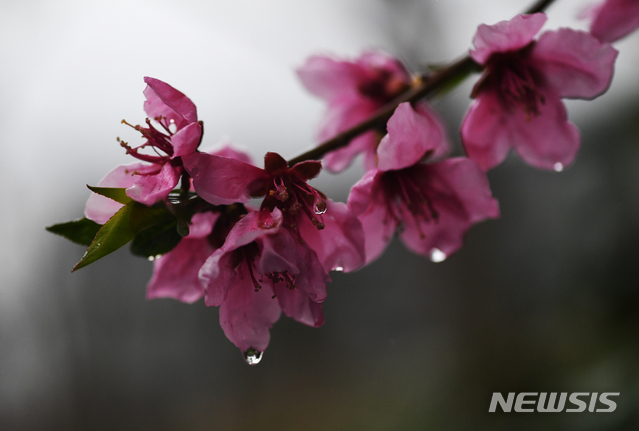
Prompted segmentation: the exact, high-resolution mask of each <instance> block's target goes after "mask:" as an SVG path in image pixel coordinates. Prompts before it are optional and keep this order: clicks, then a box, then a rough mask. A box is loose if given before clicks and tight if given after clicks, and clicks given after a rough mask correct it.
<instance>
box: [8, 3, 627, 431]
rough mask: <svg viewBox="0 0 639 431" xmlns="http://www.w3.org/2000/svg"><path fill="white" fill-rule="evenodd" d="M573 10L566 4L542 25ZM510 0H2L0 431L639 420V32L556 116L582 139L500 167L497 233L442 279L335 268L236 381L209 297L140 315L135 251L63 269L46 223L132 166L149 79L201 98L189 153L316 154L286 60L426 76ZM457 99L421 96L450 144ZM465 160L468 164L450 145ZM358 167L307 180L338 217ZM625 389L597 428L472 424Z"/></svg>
mask: <svg viewBox="0 0 639 431" xmlns="http://www.w3.org/2000/svg"><path fill="white" fill-rule="evenodd" d="M586 3H587V2H581V1H578V0H558V1H557V4H556V5H554V6H553V7H552V8H551V9H550V10H549V15H550V19H549V22H548V24H547V28H556V27H558V26H562V25H571V26H576V27H578V28H585V23H583V22H579V21H575V20H574V19H573V18H572V17H574V15H575V14H577V13H578V12H579V11H580V10H581V9H582V8H583V6H584V5H585V4H586ZM527 5H528V3H527V2H525V1H520V0H517V1H515V0H501V1H494V0H491V1H475V0H447V1H432V0H430V1H428V0H423V1H412V0H396V1H382V0H369V1H364V0H349V1H337V0H331V1H321V2H320V1H308V2H300V1H292V0H291V1H272V2H257V1H253V2H250V1H236V2H233V3H231V2H204V1H198V0H186V1H182V2H169V1H163V0H156V1H153V2H151V1H127V2H125V1H111V2H94V1H85V2H80V1H73V0H67V1H59V2H47V1H44V0H41V1H35V0H28V1H23V2H11V1H8V0H5V1H2V2H0V35H1V37H2V39H1V40H2V43H1V44H0V58H1V59H2V61H1V62H0V71H1V72H0V76H1V77H2V79H0V96H1V97H0V131H2V133H1V135H0V140H1V142H2V146H1V148H2V151H3V157H1V158H0V176H1V178H2V184H3V192H2V193H3V194H2V196H3V203H4V207H3V210H2V223H1V224H0V234H1V237H0V238H2V241H0V253H1V255H0V270H1V273H0V274H1V277H2V282H1V286H0V429H3V430H4V429H11V430H14V429H15V430H23V429H24V430H30V429H34V430H35V429H65V430H75V429H78V430H80V429H92V430H100V429H104V430H113V429H118V430H129V429H130V430H140V429H153V430H174V429H175V430H183V429H196V430H199V429H202V430H205V429H206V430H209V429H214V430H218V429H220V430H226V429H229V430H255V429H261V430H269V429H276V430H300V429H309V430H327V429H344V430H351V429H366V430H375V429H380V430H386V429H408V430H413V429H414V430H423V429H471V428H472V429H503V430H511V429H523V430H527V429H530V430H538V429H540V427H542V426H543V427H544V429H583V430H589V429H602V428H606V429H620V430H622V429H637V428H639V415H638V413H637V406H638V405H639V372H638V370H637V365H636V364H637V360H638V359H639V349H638V347H639V340H638V339H637V333H638V331H637V329H638V328H639V314H638V311H639V289H638V288H639V270H638V269H637V265H636V261H637V259H638V258H639V251H638V250H637V242H638V241H639V170H638V169H637V166H639V146H638V145H637V144H638V142H637V133H638V132H639V126H638V125H639V87H638V78H637V76H636V65H637V64H638V60H639V59H638V57H639V49H637V48H638V45H639V34H635V35H633V36H631V37H629V38H628V39H627V40H624V41H622V42H620V43H618V44H616V45H617V47H618V48H619V49H620V51H621V55H620V57H619V59H618V64H617V71H616V79H615V82H614V83H613V86H612V88H611V89H610V91H609V92H608V93H607V94H605V95H604V96H602V97H601V98H599V99H597V100H596V101H594V102H584V101H575V102H570V103H568V106H569V112H570V117H571V119H572V120H573V121H574V122H575V123H576V124H577V125H578V126H579V127H580V128H581V131H582V135H583V148H582V150H581V152H580V154H579V157H578V158H577V161H576V163H575V164H574V166H572V167H571V168H569V169H567V170H566V171H565V172H562V173H560V174H557V173H554V172H543V171H537V170H534V169H532V168H530V167H527V166H525V165H524V164H523V163H522V162H521V161H519V160H518V159H517V158H511V159H509V160H508V161H507V162H506V163H505V164H504V165H502V166H500V167H499V168H497V169H495V170H494V171H491V172H490V174H489V178H490V181H491V186H492V189H493V193H494V195H495V196H496V197H497V198H498V199H499V201H500V205H501V210H502V217H501V219H500V220H498V221H490V222H486V223H483V224H480V225H478V226H476V227H474V228H473V229H471V231H470V233H469V235H468V236H467V241H466V246H465V247H464V248H463V249H462V250H461V251H460V252H458V253H457V254H456V255H454V256H452V257H451V258H450V259H449V260H447V261H445V262H443V263H440V264H433V263H431V262H429V261H428V260H426V259H425V258H423V257H421V256H416V255H413V254H411V253H410V252H408V251H406V250H405V249H404V247H403V246H402V244H401V242H399V241H396V242H394V243H393V244H392V245H391V246H390V248H389V249H388V251H387V252H386V254H385V255H384V256H383V257H382V258H381V259H380V260H379V261H377V262H375V263H374V264H373V265H371V266H369V267H367V268H364V269H363V270H361V271H359V272H358V273H356V274H335V275H334V276H333V280H334V281H333V283H332V284H331V285H330V286H329V296H328V299H327V301H326V302H325V306H324V310H325V315H326V324H325V325H324V327H322V328H320V329H312V328H308V327H305V326H303V325H301V324H297V323H295V322H293V321H291V320H290V319H287V318H284V317H283V318H282V319H280V321H279V322H278V323H277V324H276V325H275V327H274V328H273V330H272V341H271V344H270V346H269V348H268V350H267V351H266V354H265V357H264V360H263V361H262V363H260V364H259V365H258V366H256V367H249V366H247V365H246V364H244V362H243V361H242V359H241V356H240V353H239V351H238V350H237V348H236V347H235V346H233V345H232V344H231V343H230V342H229V341H228V340H226V338H225V337H224V335H223V333H222V330H221V329H220V327H219V324H218V312H217V310H216V309H214V308H207V307H205V306H204V305H203V304H202V303H201V302H200V303H197V304H194V305H185V304H181V303H179V302H176V301H171V300H155V301H146V300H145V285H146V282H147V281H148V279H149V277H150V274H151V267H152V265H151V263H149V262H147V261H145V260H144V259H140V258H136V257H132V256H131V255H130V254H129V253H128V251H127V250H126V249H123V250H120V251H119V252H116V253H114V254H113V255H111V256H109V257H107V258H105V259H103V260H101V261H99V262H97V263H95V264H93V265H91V266H90V267H87V268H85V269H82V270H81V271H79V272H77V273H74V274H70V272H69V271H70V268H71V267H72V266H73V264H74V263H75V262H76V261H77V260H78V259H79V258H80V257H81V255H82V253H83V249H82V248H81V247H79V246H75V245H73V244H71V243H69V242H67V241H65V240H64V239H62V238H60V237H56V236H54V235H52V234H48V233H47V232H45V231H44V226H46V225H50V224H53V223H57V222H61V221H65V220H69V219H74V218H77V217H80V216H81V215H82V211H83V205H84V202H85V200H86V198H87V197H88V195H89V192H88V190H86V188H85V187H84V184H87V183H88V184H96V183H97V182H98V181H99V180H100V178H101V177H102V176H104V175H105V174H106V173H107V172H108V171H109V170H110V169H112V168H113V167H114V166H116V165H118V164H123V163H128V160H127V158H126V157H125V155H124V152H123V150H122V149H121V148H120V147H119V146H118V144H117V142H116V140H115V138H116V137H117V136H120V137H122V138H123V139H125V140H130V141H135V139H137V136H135V133H134V132H133V131H131V130H130V129H128V128H126V127H125V126H123V125H121V124H120V120H121V119H122V118H126V119H127V120H129V121H130V122H132V123H140V122H142V121H143V119H144V112H143V110H142V103H143V101H144V98H143V95H142V90H143V89H144V83H143V81H142V77H143V76H145V75H148V76H153V77H156V78H159V79H162V80H165V81H167V82H168V83H170V84H171V85H173V86H175V87H176V88H178V89H179V90H181V91H182V92H184V93H185V94H187V95H188V96H189V97H191V98H192V100H193V101H194V102H195V103H196V105H197V107H198V113H199V117H200V119H202V120H203V121H204V122H205V127H206V134H205V138H204V145H205V146H213V145H214V144H216V143H218V142H221V141H223V140H225V139H227V140H228V139H230V140H231V141H232V142H233V143H235V144H237V145H239V146H241V147H243V148H244V149H245V150H246V151H248V152H249V153H250V154H251V155H252V156H253V157H254V158H255V160H259V159H260V158H261V157H262V156H263V154H264V153H265V152H266V151H278V152H280V153H281V154H282V155H283V156H285V157H291V156H293V155H296V154H298V153H300V152H302V151H303V150H304V149H306V148H308V147H310V146H311V145H312V143H313V135H314V130H315V128H316V124H317V122H318V120H319V118H320V116H321V114H322V112H323V110H324V105H323V103H322V102H321V101H320V100H317V99H314V98H312V97H311V96H310V95H309V94H307V93H306V92H305V91H304V89H303V88H302V86H301V85H300V84H299V82H298V81H297V79H296V77H295V74H294V69H295V67H297V66H299V65H301V64H302V63H303V62H304V60H305V58H306V57H307V56H308V55H310V54H314V53H334V54H336V55H340V56H351V57H352V56H355V55H357V54H358V53H359V52H360V51H361V50H362V49H364V48H370V47H377V48H383V49H386V50H388V51H390V52H394V53H397V54H398V55H400V56H401V57H402V58H403V59H404V60H405V61H406V62H407V63H408V64H409V65H411V66H412V67H414V68H416V67H418V66H419V65H420V64H423V63H426V62H432V63H440V62H445V61H448V60H451V59H453V58H455V57H457V56H458V55H461V54H462V53H464V52H465V50H467V49H468V47H469V45H470V41H471V39H472V36H473V34H474V32H475V29H476V27H477V25H478V24H480V23H483V22H484V23H495V22H497V21H499V20H502V19H508V18H511V17H512V16H513V15H514V14H516V13H517V12H519V11H521V10H523V9H524V8H525V7H527ZM471 86H472V82H468V83H467V84H465V85H463V86H462V87H460V88H459V89H458V90H457V91H455V92H454V93H453V94H451V95H449V97H447V98H446V99H444V100H441V101H438V102H437V103H436V106H437V108H438V109H439V110H440V111H441V112H442V114H443V115H444V116H445V118H446V120H447V121H448V125H449V132H450V135H451V138H452V139H455V140H458V131H457V130H458V125H459V123H460V121H461V119H462V117H463V114H464V111H465V109H466V108H467V105H468V102H469V99H468V94H469V91H470V88H471ZM457 151H458V152H459V151H460V150H459V148H458V150H457ZM360 175H361V171H360V170H359V168H357V167H355V168H353V169H351V170H349V171H348V172H347V173H345V174H343V175H340V176H331V175H329V174H325V175H322V176H321V177H320V178H319V179H318V180H316V181H315V182H314V185H315V186H316V187H318V188H319V189H321V190H323V191H324V192H326V193H327V194H328V195H329V196H331V197H333V199H335V200H341V201H344V200H345V199H346V197H347V195H348V189H349V187H350V185H352V184H353V183H354V182H355V181H357V179H358V178H359V176H360ZM495 391H501V392H509V391H517V392H520V391H533V392H534V391H537V392H559V391H561V392H575V391H582V392H621V396H620V397H619V398H617V401H618V408H617V411H616V412H614V413H611V414H594V413H580V414H567V413H562V414H541V413H532V414H531V413H529V414H514V413H511V414H501V413H500V414H488V413H487V410H488V404H489V401H490V396H491V393H492V392H495Z"/></svg>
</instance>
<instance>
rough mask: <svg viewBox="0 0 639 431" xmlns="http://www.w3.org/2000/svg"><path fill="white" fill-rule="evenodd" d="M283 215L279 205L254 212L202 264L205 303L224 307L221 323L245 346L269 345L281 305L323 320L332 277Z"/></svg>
mask: <svg viewBox="0 0 639 431" xmlns="http://www.w3.org/2000/svg"><path fill="white" fill-rule="evenodd" d="M283 220H284V217H283V214H282V212H281V211H280V210H279V209H278V208H275V209H274V210H273V212H272V213H271V212H269V211H268V210H261V211H259V212H257V211H253V212H250V213H249V214H247V215H246V216H244V218H242V219H241V220H240V221H238V222H237V223H236V224H235V226H234V227H233V228H232V229H231V231H230V232H229V234H228V236H227V237H226V241H225V242H224V245H223V246H222V247H221V248H220V249H218V250H216V251H215V252H214V253H213V254H212V255H211V256H210V257H209V258H208V259H207V260H206V263H205V264H204V266H203V267H202V269H201V270H200V280H201V281H202V283H203V284H204V286H205V292H206V294H205V301H206V305H209V306H219V307H220V324H221V326H222V329H223V330H224V333H225V334H226V336H227V337H228V339H229V340H230V341H231V342H232V343H233V344H235V345H236V346H237V347H239V348H240V349H241V350H242V351H246V350H248V349H250V348H252V349H255V350H258V351H260V352H263V351H264V350H265V349H266V347H267V346H268V343H269V339H270V334H269V329H270V328H271V327H272V326H273V324H274V323H275V322H276V321H277V319H278V318H279V316H280V313H281V311H283V312H284V313H285V314H286V315H287V316H290V317H292V318H294V319H295V320H297V321H299V322H302V323H304V324H307V325H310V326H315V327H317V326H321V325H322V324H323V323H324V316H323V314H322V308H321V307H322V306H321V302H322V301H324V299H325V298H326V283H327V282H328V281H330V279H329V277H328V274H326V273H325V272H324V269H323V268H322V265H321V264H320V262H319V259H318V256H317V254H315V252H314V251H313V250H311V249H310V248H309V247H307V246H306V245H305V244H304V243H303V242H300V241H299V238H298V237H297V235H296V234H295V232H293V231H291V230H290V229H289V228H286V227H285V226H283Z"/></svg>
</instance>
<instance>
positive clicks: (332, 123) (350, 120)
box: [317, 98, 380, 173]
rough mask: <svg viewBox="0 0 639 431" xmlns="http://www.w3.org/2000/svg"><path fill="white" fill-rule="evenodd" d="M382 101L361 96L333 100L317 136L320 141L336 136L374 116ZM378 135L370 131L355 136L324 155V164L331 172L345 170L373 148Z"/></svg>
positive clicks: (372, 150)
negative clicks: (357, 157) (376, 101)
mask: <svg viewBox="0 0 639 431" xmlns="http://www.w3.org/2000/svg"><path fill="white" fill-rule="evenodd" d="M379 107H380V106H379V104H377V103H375V102H373V101H371V100H368V99H361V98H341V99H338V100H336V101H334V102H333V103H331V104H330V105H329V107H328V110H327V111H326V114H325V116H324V118H323V119H322V121H321V123H320V126H319V132H318V135H317V138H318V140H319V141H320V142H324V141H327V140H329V139H332V138H334V137H335V136H337V135H338V134H340V133H341V132H343V131H345V130H348V129H350V128H351V127H353V126H355V125H357V124H359V123H361V122H362V121H364V120H365V119H367V118H368V117H370V116H371V115H372V114H373V113H374V112H375V111H376V110H377V109H379ZM378 139H379V138H378V137H377V136H376V135H375V133H374V132H368V133H366V134H363V135H361V136H358V137H357V138H355V139H353V140H352V141H351V142H350V143H349V144H348V145H347V146H346V147H343V148H340V149H338V150H335V151H332V152H330V153H329V154H328V155H327V156H326V157H324V166H325V167H326V169H328V170H329V171H331V172H335V173H337V172H341V171H343V170H344V169H346V168H347V167H348V166H350V164H351V163H352V162H353V159H354V158H355V156H357V155H358V154H359V153H361V152H373V153H374V151H375V146H376V145H377V141H378Z"/></svg>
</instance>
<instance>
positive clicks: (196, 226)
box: [188, 212, 219, 238]
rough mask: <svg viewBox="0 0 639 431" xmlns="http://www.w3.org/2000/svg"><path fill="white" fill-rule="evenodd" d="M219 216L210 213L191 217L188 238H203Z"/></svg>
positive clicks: (196, 214)
mask: <svg viewBox="0 0 639 431" xmlns="http://www.w3.org/2000/svg"><path fill="white" fill-rule="evenodd" d="M218 217H219V214H216V213H212V212H205V213H195V214H193V217H191V225H190V226H189V236H188V238H204V237H206V236H208V235H209V234H210V233H211V230H213V225H214V224H215V222H216V221H217V218H218Z"/></svg>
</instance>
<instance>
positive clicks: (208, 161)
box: [182, 153, 270, 205]
mask: <svg viewBox="0 0 639 431" xmlns="http://www.w3.org/2000/svg"><path fill="white" fill-rule="evenodd" d="M182 162H183V163H184V167H185V168H186V170H187V172H188V173H189V174H190V175H191V177H192V178H193V186H194V187H195V191H196V192H197V193H198V194H199V195H200V196H201V197H202V199H204V200H206V201H207V202H210V203H212V204H213V205H230V204H232V203H235V202H242V203H246V202H248V201H249V200H250V199H251V195H253V194H254V193H256V192H258V191H260V190H261V189H262V188H263V186H264V184H265V182H266V181H268V180H269V179H270V176H269V175H268V173H266V171H264V170H263V169H260V168H258V167H255V166H252V165H249V164H248V163H244V162H241V161H239V160H236V159H232V158H228V157H221V156H213V155H211V154H206V153H195V154H193V155H190V156H186V157H183V158H182Z"/></svg>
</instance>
